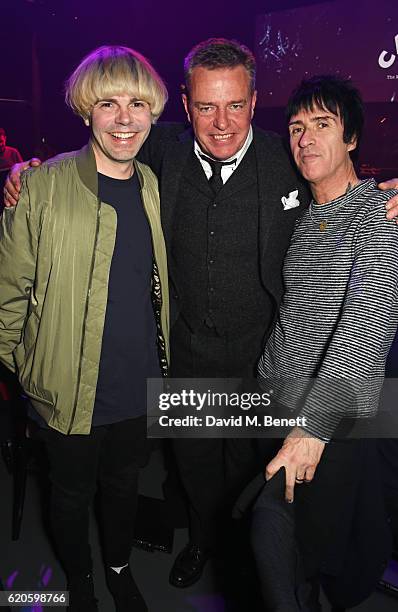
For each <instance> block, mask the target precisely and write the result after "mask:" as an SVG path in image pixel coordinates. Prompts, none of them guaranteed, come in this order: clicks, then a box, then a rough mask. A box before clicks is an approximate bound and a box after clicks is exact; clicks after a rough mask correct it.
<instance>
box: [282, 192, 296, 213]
mask: <svg viewBox="0 0 398 612" xmlns="http://www.w3.org/2000/svg"><path fill="white" fill-rule="evenodd" d="M297 196H298V189H296V190H295V191H291V192H290V193H289V195H288V197H286V196H282V197H281V201H282V204H283V210H290V209H291V208H296V207H297V206H300V201H299V199H298V198H297Z"/></svg>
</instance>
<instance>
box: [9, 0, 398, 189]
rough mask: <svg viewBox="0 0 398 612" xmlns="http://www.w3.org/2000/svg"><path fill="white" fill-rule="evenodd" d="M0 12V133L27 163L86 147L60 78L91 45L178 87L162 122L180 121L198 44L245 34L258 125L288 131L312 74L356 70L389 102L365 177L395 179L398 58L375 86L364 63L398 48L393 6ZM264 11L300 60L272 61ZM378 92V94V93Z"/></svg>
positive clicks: (92, 0) (370, 134) (143, 6)
mask: <svg viewBox="0 0 398 612" xmlns="http://www.w3.org/2000/svg"><path fill="white" fill-rule="evenodd" d="M373 5H374V9H372V7H373ZM0 7H1V9H0V11H1V12H0V18H1V21H0V23H1V36H0V52H1V70H0V75H1V78H0V98H1V99H2V101H0V125H3V126H4V127H5V128H6V130H7V132H8V144H9V145H11V146H16V147H17V148H18V149H19V150H20V151H21V153H22V156H23V157H25V158H26V157H28V156H31V155H32V154H33V152H34V151H35V150H36V152H38V151H37V147H38V145H40V144H41V143H42V141H43V139H44V142H45V143H46V144H47V145H48V146H49V147H50V149H51V150H54V152H61V151H67V150H72V149H76V148H78V147H79V146H81V145H82V144H83V143H84V142H85V140H86V138H87V132H86V130H85V128H84V126H83V123H82V121H81V120H80V119H78V118H77V117H74V116H73V114H72V113H71V112H70V110H69V109H67V108H66V106H65V104H64V101H63V82H64V80H65V78H66V77H67V76H68V75H69V74H70V73H71V71H72V70H73V69H74V68H75V66H76V65H77V64H78V63H79V61H80V60H81V59H82V57H83V56H84V55H85V54H87V53H88V52H89V51H91V50H92V49H93V48H95V47H97V46H100V45H103V44H122V45H127V46H131V47H133V48H136V49H137V50H138V51H140V52H141V53H143V54H144V55H146V56H147V57H148V58H149V60H150V61H151V62H152V63H153V64H154V66H155V67H156V68H157V70H158V71H159V72H160V74H161V75H162V76H163V78H164V79H165V80H166V83H167V86H168V89H169V94H170V100H169V103H168V105H167V107H166V110H165V113H164V115H163V118H164V119H167V120H183V119H184V114H183V112H182V105H181V103H180V99H179V92H180V84H181V82H182V62H183V58H184V56H185V55H186V53H187V52H188V51H189V49H190V48H191V47H192V46H193V45H194V44H196V43H197V42H199V41H201V40H203V39H205V38H208V37H210V36H225V37H228V38H237V39H238V40H240V41H241V42H243V43H245V44H247V45H248V46H249V47H250V48H251V49H253V50H254V51H255V52H256V55H257V59H258V64H259V79H258V89H259V99H260V104H259V105H258V109H257V112H256V118H255V120H256V123H257V124H258V125H260V126H261V127H264V128H268V129H273V130H275V131H283V130H284V120H283V105H282V104H281V100H285V98H286V95H287V91H290V89H291V87H292V86H293V85H294V84H295V83H297V82H298V81H299V80H300V79H301V78H302V77H303V76H304V74H305V73H306V72H307V73H308V74H313V73H316V72H319V71H324V70H325V67H326V68H327V69H328V71H334V72H340V73H341V74H346V75H349V74H350V75H352V77H353V79H354V80H355V79H356V77H357V80H356V81H358V85H360V86H361V88H362V89H363V90H364V93H365V94H366V96H365V97H366V99H372V98H373V99H376V100H384V101H382V102H380V101H379V102H376V103H375V102H370V103H367V104H366V112H367V130H366V136H365V139H364V142H363V147H362V153H361V156H360V164H361V166H362V174H363V175H365V176H366V175H374V176H376V177H377V178H383V177H392V176H398V161H397V160H398V129H397V128H398V104H397V101H398V100H397V99H398V91H397V96H396V98H395V99H394V101H393V102H391V101H390V99H391V95H390V93H391V91H392V88H393V86H394V85H395V83H396V84H397V90H398V58H397V60H396V62H395V64H394V66H393V67H392V69H391V71H390V72H391V73H392V74H394V75H395V73H396V75H397V80H396V81H395V82H394V81H392V80H391V81H389V82H388V83H387V82H385V83H384V84H383V83H380V82H379V84H378V85H377V81H375V79H374V71H373V73H372V71H371V70H368V69H366V70H365V72H364V68H363V66H364V61H365V60H366V62H368V64H369V61H373V60H372V54H371V55H369V54H370V53H373V51H372V52H371V51H369V46H371V45H370V42H371V41H373V43H372V44H373V46H374V45H375V42H374V40H377V45H376V47H377V49H378V47H381V46H383V45H384V46H383V47H382V48H385V49H386V50H387V51H389V52H391V53H392V52H393V51H394V38H393V33H395V34H398V2H397V1H396V0H391V1H390V0H380V1H379V2H374V3H373V2H372V3H371V2H370V0H362V1H358V2H355V3H354V2H342V1H341V0H334V1H333V0H324V1H323V2H322V1H317V2H314V1H308V0H285V1H283V0H282V1H276V0H262V1H259V0H245V1H244V2H233V1H232V0H229V1H228V2H227V1H226V0H221V1H217V0H214V1H212V2H205V3H203V2H198V0H196V1H194V2H188V1H182V0H170V1H169V2H165V1H163V2H162V1H160V0H113V1H112V0H106V1H104V0H85V1H84V2H82V1H81V0H11V1H7V0H0ZM330 14H332V15H334V19H333V20H330ZM267 15H270V18H269V20H270V23H272V24H273V27H274V29H275V26H278V28H280V29H281V31H282V35H283V37H285V36H290V40H291V41H293V36H294V33H295V32H296V31H297V32H298V34H299V41H300V45H299V49H298V52H297V54H296V55H297V57H294V55H293V53H292V52H291V50H290V49H288V50H287V54H286V57H282V60H283V61H281V60H280V59H279V60H278V61H277V62H275V61H274V62H272V61H271V60H272V57H270V56H268V58H267V57H265V54H264V46H261V45H259V35H260V34H262V33H263V29H264V23H266V22H267V19H268V17H267ZM395 24H396V25H395ZM356 25H357V27H355V26H356ZM394 28H395V29H394ZM395 30H396V31H395ZM335 31H336V35H335V34H334V32H335ZM340 31H342V32H343V35H344V36H343V37H342V40H343V42H342V40H341V39H340V38H339V36H338V34H339V33H340ZM334 41H335V45H334V44H333V42H334ZM342 44H343V45H346V47H347V50H346V51H344V50H342ZM376 47H375V49H376ZM382 48H380V51H381V50H382ZM326 50H327V53H326ZM295 51H297V49H295V48H293V52H295ZM322 53H324V54H325V53H326V56H325V57H326V58H327V59H328V61H327V62H326V60H325V61H324V62H323V63H322V61H320V59H319V57H321V60H322ZM374 53H375V64H376V63H377V57H376V51H375V52H374ZM292 59H294V60H295V61H294V62H292ZM325 62H326V63H325ZM333 62H334V63H333ZM379 72H380V70H379ZM33 75H34V76H33ZM367 75H368V78H366V76H367ZM375 83H376V84H375ZM380 88H381V90H382V91H381V93H380V92H376V91H375V90H376V89H380ZM269 91H274V94H276V95H275V98H276V99H278V104H277V106H273V105H272V99H270V96H269V95H267V92H269ZM285 92H286V94H285ZM372 92H373V93H374V95H372ZM388 96H389V98H388ZM387 98H388V99H387ZM4 99H14V100H21V102H11V101H4Z"/></svg>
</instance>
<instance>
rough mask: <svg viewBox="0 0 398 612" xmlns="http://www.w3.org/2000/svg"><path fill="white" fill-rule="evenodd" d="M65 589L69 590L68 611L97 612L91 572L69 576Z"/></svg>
mask: <svg viewBox="0 0 398 612" xmlns="http://www.w3.org/2000/svg"><path fill="white" fill-rule="evenodd" d="M67 589H68V591H69V606H68V608H67V610H68V611H69V612H98V606H97V601H98V600H97V599H96V598H95V595H94V583H93V576H92V574H86V575H76V576H70V577H69V578H68V583H67Z"/></svg>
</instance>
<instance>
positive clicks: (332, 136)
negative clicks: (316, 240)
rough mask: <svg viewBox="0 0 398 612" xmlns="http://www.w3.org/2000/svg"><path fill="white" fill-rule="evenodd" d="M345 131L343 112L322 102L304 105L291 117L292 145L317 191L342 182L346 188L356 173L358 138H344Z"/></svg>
mask: <svg viewBox="0 0 398 612" xmlns="http://www.w3.org/2000/svg"><path fill="white" fill-rule="evenodd" d="M343 133H344V126H343V123H342V121H341V118H340V116H339V115H334V114H333V113H331V112H330V111H328V110H326V109H324V108H320V107H318V106H314V107H313V109H312V110H305V109H302V110H300V111H299V112H298V113H297V114H296V115H294V116H292V117H291V119H290V121H289V134H290V148H291V151H292V154H293V157H294V160H295V162H296V164H297V167H298V169H299V170H300V172H301V174H302V175H303V177H304V178H305V179H307V181H309V183H310V185H311V188H312V189H313V191H314V189H315V190H316V191H317V192H318V193H319V192H322V193H323V192H326V193H329V194H331V193H332V192H333V191H335V190H336V189H337V191H338V190H339V188H340V186H341V187H343V186H344V189H345V188H346V186H347V183H348V182H349V181H350V180H351V178H352V176H353V175H354V176H355V174H354V170H353V166H352V162H351V159H350V155H349V152H350V151H352V150H353V149H355V147H356V142H355V139H354V140H353V141H352V142H349V143H346V142H344V139H343ZM343 192H344V191H343ZM330 199H332V197H331V198H330Z"/></svg>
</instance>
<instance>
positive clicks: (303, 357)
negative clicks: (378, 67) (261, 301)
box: [253, 76, 398, 611]
mask: <svg viewBox="0 0 398 612" xmlns="http://www.w3.org/2000/svg"><path fill="white" fill-rule="evenodd" d="M287 117H288V125H289V133H290V147H291V152H292V154H293V157H294V160H295V162H296V164H297V167H298V169H299V170H300V172H301V174H302V175H303V177H304V178H305V179H306V180H307V181H308V182H309V184H310V187H311V191H312V195H313V200H312V202H311V204H310V207H309V209H308V210H307V211H305V212H304V214H303V215H302V217H301V218H300V219H299V220H298V221H297V223H296V227H295V231H294V233H293V236H292V241H291V244H290V247H289V250H288V252H287V256H286V259H285V263H284V270H283V275H284V284H285V294H284V297H283V300H282V304H281V307H280V310H279V315H278V318H277V321H276V324H275V326H274V329H273V331H272V333H271V336H270V338H269V340H268V342H267V345H266V347H265V350H264V354H263V356H262V359H261V360H260V363H259V376H260V383H261V385H262V386H266V387H267V388H268V387H269V385H271V386H272V388H273V389H274V398H275V401H276V402H277V404H278V406H280V409H281V410H283V409H285V410H286V412H287V414H289V413H295V416H296V415H297V414H299V415H300V416H301V417H304V418H305V425H304V426H303V427H300V428H298V427H296V428H294V429H293V430H292V431H290V433H289V434H288V435H287V436H286V438H285V439H284V441H283V444H282V446H281V444H280V442H279V443H278V442H277V441H274V440H271V441H270V440H267V441H264V442H263V444H262V447H263V448H262V452H263V456H264V457H265V458H266V462H267V465H266V479H267V480H268V481H271V479H273V481H271V482H272V485H271V482H269V483H268V484H267V486H266V487H264V489H263V492H262V494H261V495H260V497H259V499H258V501H257V503H256V506H255V508H254V522H253V546H254V549H255V555H256V560H257V565H258V568H259V573H260V575H261V578H262V582H263V586H264V596H265V598H266V599H267V603H268V605H269V606H270V609H271V610H284V611H285V610H286V611H287V610H289V611H290V610H317V609H319V608H318V607H317V606H318V604H317V603H316V600H314V601H313V603H312V604H311V603H310V601H311V597H312V598H313V596H310V597H308V596H307V595H305V594H304V595H303V593H305V589H304V590H303V584H304V582H305V580H304V578H305V579H306V580H307V581H308V580H310V581H312V582H313V581H315V582H316V581H317V578H318V577H319V574H320V572H322V573H326V574H327V575H329V576H336V575H339V574H341V572H342V568H343V566H344V560H345V553H346V550H347V543H348V541H349V539H350V537H351V532H350V529H349V525H351V524H352V521H354V522H355V521H356V520H357V518H358V517H357V515H356V514H355V507H356V506H357V505H358V495H359V494H361V495H362V493H363V491H364V487H363V482H362V481H361V479H362V470H363V469H364V467H365V466H366V465H367V466H368V470H370V471H371V473H372V474H373V476H375V478H374V480H376V482H373V483H372V489H371V490H370V488H369V487H368V488H367V489H366V491H367V495H368V494H369V495H370V494H371V495H372V496H373V499H381V497H378V496H380V495H381V492H380V488H379V486H378V484H379V482H378V478H377V455H376V453H375V450H374V445H373V443H372V441H371V440H364V439H354V438H353V437H352V436H351V437H350V439H347V436H346V432H347V431H349V430H350V429H352V426H353V424H354V422H355V420H356V419H358V418H362V419H364V418H367V419H368V421H367V423H368V424H369V425H368V429H369V432H370V436H369V437H371V436H372V434H373V436H374V432H372V420H369V418H370V417H372V416H374V415H375V413H376V411H377V406H378V401H379V395H380V390H381V386H382V382H383V376H384V368H385V362H386V357H387V353H388V350H389V348H390V345H391V343H392V340H393V338H394V333H395V330H396V327H397V323H398V228H397V226H396V225H395V224H394V223H393V222H391V221H387V220H386V218H385V211H384V204H385V202H386V200H388V198H389V197H391V196H392V195H393V192H392V191H390V192H381V191H379V190H378V189H377V186H376V184H375V182H374V180H373V179H370V180H367V181H360V180H359V178H358V177H357V175H356V172H355V169H354V165H353V161H352V155H355V152H356V151H357V149H358V145H359V141H360V138H361V132H362V125H363V109H362V101H361V98H360V94H359V92H358V91H357V90H356V89H355V88H354V87H353V86H352V84H351V83H350V82H349V81H346V80H343V79H340V78H337V77H332V76H321V77H313V78H312V79H309V80H307V81H303V82H302V83H301V85H300V86H299V87H298V88H297V89H296V90H295V92H293V94H292V96H291V98H290V100H289V103H288V108H287ZM278 410H279V408H278ZM281 468H284V472H285V474H284V475H283V470H282V469H281ZM371 473H370V472H369V471H368V473H367V475H366V476H367V480H368V481H369V478H370V477H371ZM277 474H278V475H277ZM276 475H277V476H276ZM274 477H275V478H274ZM302 483H307V485H305V484H304V485H302ZM270 485H271V486H270ZM295 485H301V486H298V487H297V490H296V492H295ZM283 491H284V495H285V499H286V501H287V502H289V503H292V502H293V500H294V499H295V502H296V503H295V504H294V506H290V507H289V506H285V507H284V508H282V506H283V505H284V504H283V501H282V500H283ZM278 495H279V498H278ZM367 495H366V497H365V499H366V500H367ZM290 508H291V510H290ZM293 508H294V509H293ZM379 508H380V509H381V503H380V506H379ZM282 515H284V518H283V519H281V518H280V517H281V516H282ZM380 516H382V515H381V514H380ZM275 517H279V518H277V519H276V518H275ZM280 520H282V523H281V522H280ZM374 520H375V521H376V523H377V517H374ZM380 521H381V522H382V518H381V519H380ZM343 522H344V526H343ZM287 525H290V529H289V527H287ZM376 531H377V528H376ZM277 534H279V535H277ZM385 534H386V532H385V530H384V531H383V526H382V525H381V524H380V532H379V542H380V541H381V540H383V538H384V536H385ZM275 537H276V538H277V539H276V540H275ZM277 542H278V543H279V545H277ZM276 551H277V552H276ZM370 554H372V553H371V552H370ZM289 568H290V569H289ZM298 568H300V569H298ZM300 574H301V576H300ZM369 588H371V585H370V584H369ZM368 590H369V589H367V588H366V587H365V590H364V591H363V592H362V595H361V596H362V597H363V595H364V594H368V593H367V591H368Z"/></svg>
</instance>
